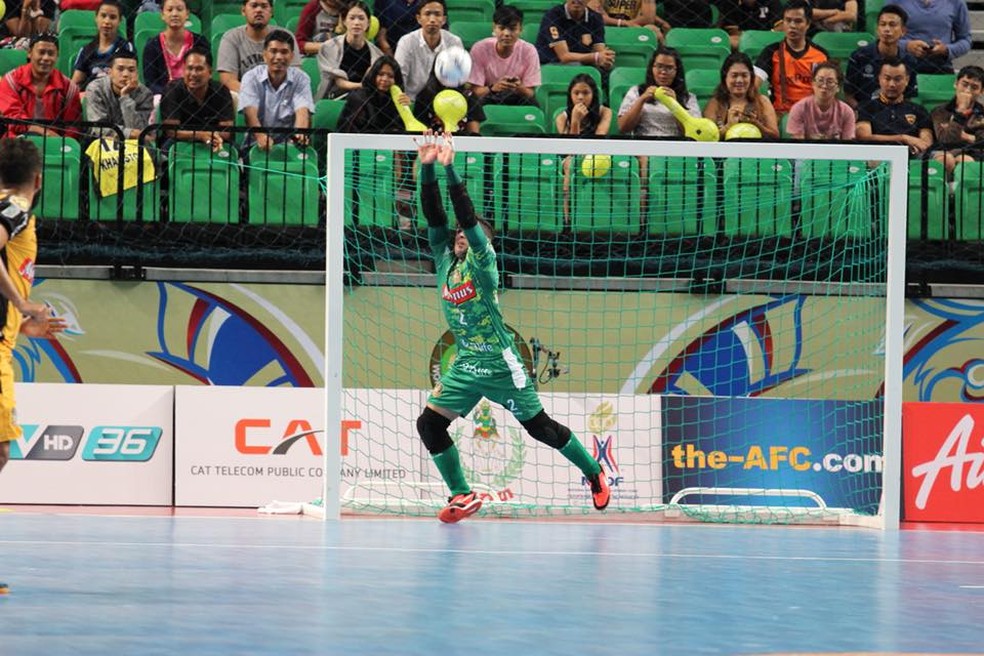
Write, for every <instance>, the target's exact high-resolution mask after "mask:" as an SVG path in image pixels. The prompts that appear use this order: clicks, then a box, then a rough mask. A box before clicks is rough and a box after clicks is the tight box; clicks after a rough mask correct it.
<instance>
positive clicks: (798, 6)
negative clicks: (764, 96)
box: [755, 0, 827, 114]
mask: <svg viewBox="0 0 984 656" xmlns="http://www.w3.org/2000/svg"><path fill="white" fill-rule="evenodd" d="M811 12H812V9H811V7H810V3H809V2H807V1H806V0H790V1H789V4H787V5H786V6H785V7H784V8H783V10H782V24H783V28H784V29H785V31H786V37H785V38H784V39H783V40H782V41H780V42H778V43H773V44H771V45H769V46H766V48H765V49H764V50H762V54H761V55H759V58H758V61H757V62H756V63H755V65H756V66H757V67H758V68H760V69H761V70H762V71H763V72H764V73H765V74H766V79H768V81H769V84H770V85H771V87H772V106H773V107H775V110H776V113H777V114H785V113H786V112H788V111H789V108H790V107H792V106H793V103H795V102H796V101H797V100H801V99H803V98H805V97H807V96H809V95H810V94H812V93H813V86H812V84H811V80H812V78H813V67H814V66H816V65H817V64H819V63H820V62H825V61H827V51H826V50H824V49H823V48H821V47H820V46H818V45H816V44H814V43H813V42H812V41H810V40H809V39H807V38H806V33H807V32H808V31H809V29H810V21H811V18H810V17H811V15H812V13H811Z"/></svg>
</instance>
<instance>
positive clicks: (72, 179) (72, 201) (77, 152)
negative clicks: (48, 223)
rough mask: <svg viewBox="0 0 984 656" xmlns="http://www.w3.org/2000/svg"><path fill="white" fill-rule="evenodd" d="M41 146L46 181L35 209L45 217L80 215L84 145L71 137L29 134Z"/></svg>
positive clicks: (60, 217)
mask: <svg viewBox="0 0 984 656" xmlns="http://www.w3.org/2000/svg"><path fill="white" fill-rule="evenodd" d="M26 138H27V139H30V140H31V141H33V142H34V143H35V144H37V146H38V148H39V149H40V150H41V157H42V159H43V161H44V184H43V185H42V186H41V200H39V201H38V205H37V207H36V208H35V213H36V214H37V215H38V216H40V217H43V218H45V219H50V220H58V219H78V218H79V216H80V212H79V201H80V196H81V193H80V192H81V189H80V185H79V183H80V181H81V178H82V173H81V171H82V147H81V146H80V145H79V142H78V141H76V140H75V139H73V138H72V137H45V136H41V135H33V134H32V135H27V136H26Z"/></svg>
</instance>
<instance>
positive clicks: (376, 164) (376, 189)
mask: <svg viewBox="0 0 984 656" xmlns="http://www.w3.org/2000/svg"><path fill="white" fill-rule="evenodd" d="M394 159H395V153H394V152H393V151H389V150H359V151H351V150H349V151H346V153H345V171H329V172H328V175H329V176H330V175H333V174H339V175H344V176H345V225H347V226H351V225H359V226H361V227H380V228H392V227H393V226H394V221H395V219H396V207H395V200H396V191H395V190H396V180H395V175H396V173H395V170H396V169H395V166H394Z"/></svg>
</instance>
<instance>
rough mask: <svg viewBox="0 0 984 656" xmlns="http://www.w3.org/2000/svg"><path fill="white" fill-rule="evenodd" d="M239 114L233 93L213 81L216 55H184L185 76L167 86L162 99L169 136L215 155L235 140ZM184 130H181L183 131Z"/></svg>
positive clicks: (163, 120)
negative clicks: (196, 143) (234, 127)
mask: <svg viewBox="0 0 984 656" xmlns="http://www.w3.org/2000/svg"><path fill="white" fill-rule="evenodd" d="M235 118H236V110H235V109H234V108H233V104H232V94H231V93H230V92H229V89H228V88H227V87H225V86H223V85H222V84H220V83H218V82H216V81H214V80H213V79H212V54H211V53H210V52H209V51H208V50H205V49H204V48H192V49H191V50H189V51H188V52H186V53H185V55H184V74H183V76H182V78H181V79H180V80H175V81H174V82H171V83H170V84H169V85H167V88H166V89H165V90H164V96H163V97H162V98H161V123H163V124H164V125H165V126H169V129H167V130H165V134H166V135H167V136H168V137H169V138H170V139H176V140H178V141H201V142H202V143H205V144H208V145H209V146H211V148H212V151H213V152H218V151H219V150H221V149H222V146H223V144H224V143H225V142H227V141H230V140H231V139H232V133H231V132H229V131H228V130H224V129H223V128H229V127H232V124H233V121H234V120H235ZM179 126H180V127H179Z"/></svg>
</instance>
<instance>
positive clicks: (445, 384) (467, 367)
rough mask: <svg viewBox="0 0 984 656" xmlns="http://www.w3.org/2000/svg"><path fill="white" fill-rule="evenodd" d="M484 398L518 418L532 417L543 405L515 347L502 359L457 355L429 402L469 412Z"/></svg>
mask: <svg viewBox="0 0 984 656" xmlns="http://www.w3.org/2000/svg"><path fill="white" fill-rule="evenodd" d="M482 397H485V398H487V399H489V400H490V401H493V402H495V403H498V404H499V405H501V406H502V407H504V408H505V409H506V410H509V412H511V413H512V414H513V416H515V417H516V419H518V420H519V421H526V420H527V419H532V418H533V417H535V416H536V415H537V414H539V412H540V411H541V410H543V405H542V404H541V403H540V397H539V396H538V395H537V393H536V388H535V387H534V386H533V379H532V378H531V377H530V374H529V372H528V371H527V370H526V368H525V367H524V366H523V363H522V362H521V361H520V359H519V356H518V355H517V354H516V351H515V350H513V349H511V348H510V349H506V350H505V351H503V352H502V357H501V358H481V359H479V358H469V357H467V356H465V357H460V356H459V357H457V358H455V359H454V362H453V363H452V364H451V368H450V369H448V370H447V371H446V372H444V374H443V375H442V376H441V381H440V382H439V383H438V384H437V385H435V386H434V389H433V390H431V393H430V396H429V397H427V403H429V404H430V405H434V406H437V407H439V408H445V409H446V410H451V411H452V412H456V413H458V414H459V415H462V416H464V415H467V414H468V413H469V412H471V409H472V408H474V407H475V406H476V405H478V402H479V401H481V400H482Z"/></svg>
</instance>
